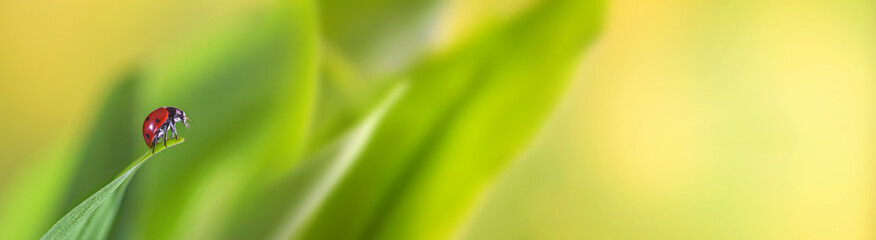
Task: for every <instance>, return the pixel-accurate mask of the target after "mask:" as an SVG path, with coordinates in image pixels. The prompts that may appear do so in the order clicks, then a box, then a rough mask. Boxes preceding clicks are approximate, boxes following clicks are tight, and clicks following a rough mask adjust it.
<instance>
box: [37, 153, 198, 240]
mask: <svg viewBox="0 0 876 240" xmlns="http://www.w3.org/2000/svg"><path fill="white" fill-rule="evenodd" d="M183 141H185V139H184V138H179V139H168V140H167V146H166V147H165V145H163V144H161V145H158V146H156V147H155V153H152V150H149V151H147V152H146V153H145V154H143V156H141V157H140V158H139V159H137V160H135V161H134V162H133V163H131V165H130V166H128V168H127V169H125V171H122V173H121V174H119V176H118V177H116V179H115V180H113V181H112V182H110V183H109V184H107V185H106V186H104V187H103V188H101V189H100V190H98V191H97V192H96V193H94V194H93V195H91V197H88V199H85V201H83V202H82V203H80V204H79V205H78V206H76V207H75V208H73V210H70V212H68V213H67V214H66V215H64V217H62V218H61V219H60V220H58V222H56V223H55V225H53V226H52V228H50V229H49V231H48V232H46V233H45V234H43V236H42V237H41V238H40V239H102V238H106V236H107V234H109V230H110V227H111V226H112V222H113V220H114V219H115V216H116V212H117V210H118V207H119V204H120V203H121V200H122V198H123V195H124V193H125V189H126V188H127V186H128V183H130V180H131V176H133V175H134V173H136V172H137V170H138V169H139V168H140V166H142V165H143V163H144V162H146V160H148V159H149V158H150V157H152V156H154V155H155V154H157V153H159V152H161V151H162V150H164V149H166V148H169V147H173V146H175V145H176V144H179V143H181V142H183Z"/></svg>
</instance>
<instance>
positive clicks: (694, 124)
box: [0, 0, 876, 239]
mask: <svg viewBox="0 0 876 240" xmlns="http://www.w3.org/2000/svg"><path fill="white" fill-rule="evenodd" d="M544 1H548V0H520V1H461V0H459V1H455V0H449V1H445V2H438V1H436V3H434V5H435V6H436V7H435V10H434V11H433V12H434V14H435V19H436V20H435V28H434V29H431V30H430V31H427V32H429V34H430V35H428V36H424V37H425V38H427V42H429V44H428V45H427V47H428V48H429V49H428V50H427V51H429V52H432V53H435V54H441V52H442V51H444V50H445V49H447V48H452V46H453V45H454V44H455V43H456V42H458V41H462V40H464V39H467V38H471V37H474V36H475V34H473V33H474V32H476V31H477V30H478V29H479V28H483V27H484V26H489V25H492V24H496V23H498V22H502V21H506V19H511V18H514V16H516V15H518V14H520V12H522V11H524V9H526V8H528V7H531V6H534V5H537V4H539V3H540V2H544ZM269 4H270V2H269V1H267V0H257V1H240V0H221V1H206V0H196V1H182V2H181V1H166V0H160V1H125V2H112V1H101V0H77V1H66V2H65V1H43V2H33V1H21V0H5V1H0V85H2V86H0V107H2V108H3V111H2V116H3V117H2V118H0V132H3V133H4V138H3V140H0V152H2V153H3V155H2V159H0V195H2V194H3V190H4V189H5V188H8V186H12V185H15V184H17V183H16V182H15V180H14V179H15V177H16V176H17V173H19V172H23V171H26V169H28V168H29V167H32V166H35V164H37V160H38V159H41V157H43V155H45V153H46V149H49V148H51V147H53V146H54V145H56V143H58V142H59V141H64V140H65V139H74V140H75V139H77V136H81V135H83V134H85V133H86V132H87V131H89V130H90V129H89V128H87V127H89V126H91V125H90V124H88V123H89V122H90V121H94V120H95V119H94V118H95V116H96V113H97V111H98V110H99V109H98V108H99V106H100V105H101V104H100V102H101V101H102V100H103V99H104V96H105V94H106V92H107V91H109V90H110V88H111V86H113V85H114V81H115V79H117V78H118V77H119V75H121V74H122V73H123V71H124V70H126V68H129V67H131V65H133V64H136V63H139V62H149V61H150V59H154V58H156V56H162V55H163V54H166V52H165V50H166V49H168V48H172V47H173V46H174V45H175V44H179V43H180V42H184V41H186V39H187V38H189V37H191V36H193V35H196V32H198V31H201V29H204V28H211V26H216V25H225V24H229V22H234V21H236V19H239V18H241V16H245V15H247V14H251V13H252V12H253V11H254V9H259V8H264V7H266V6H267V5H269ZM604 11H605V14H604V20H603V26H602V30H601V33H600V34H599V35H598V36H597V38H596V40H595V42H594V43H593V44H591V45H590V47H588V48H586V49H583V50H582V51H581V52H580V53H576V54H577V55H579V56H580V57H579V58H578V59H579V60H577V63H576V64H575V65H576V67H575V73H574V75H573V76H571V80H570V82H569V84H568V85H567V86H566V87H565V88H564V89H563V90H562V91H561V92H562V94H561V96H559V97H558V99H559V101H558V102H557V104H556V107H555V108H553V111H552V112H551V113H549V114H548V116H547V117H546V119H547V120H546V121H545V123H544V125H543V126H541V127H539V129H540V131H538V132H537V133H536V134H535V136H534V138H533V140H532V141H531V145H529V146H528V147H526V148H524V149H521V151H520V155H519V156H517V157H515V158H514V160H513V161H512V162H511V163H510V164H509V165H508V166H507V167H506V168H504V170H503V171H502V172H501V173H500V174H498V177H497V178H496V179H494V180H490V182H491V184H489V185H487V186H485V187H484V188H485V189H483V191H484V194H481V195H479V197H478V198H477V199H476V201H475V203H474V204H473V206H472V207H471V209H470V214H469V215H468V216H467V217H465V219H466V220H465V221H463V224H462V225H461V226H460V227H459V229H457V230H455V231H456V233H455V234H456V235H455V237H458V238H466V239H874V238H876V230H874V229H876V228H874V226H876V209H874V206H876V192H874V191H876V186H874V183H876V177H874V170H876V166H874V164H873V163H874V160H876V154H874V153H876V152H874V144H876V141H874V140H876V139H874V134H876V129H874V127H873V126H874V123H876V115H874V110H876V106H874V105H876V104H874V102H876V101H874V96H876V84H874V83H876V47H874V45H876V44H874V43H876V2H874V1H868V0H861V1H855V0H852V1H780V0H773V1H753V0H752V1H695V0H670V1H631V0H614V1H608V2H607V3H606V4H605V9H604ZM321 17H322V18H330V17H331V16H321ZM564 24H568V25H569V26H574V25H575V24H576V23H574V22H568V23H564ZM560 27H562V26H560ZM544 37H551V36H544ZM532 61H538V59H532ZM193 118H194V120H195V124H196V123H197V121H198V119H197V118H196V117H193ZM195 127H197V125H195ZM183 147H185V146H183ZM2 214H3V213H2V212H0V215H2Z"/></svg>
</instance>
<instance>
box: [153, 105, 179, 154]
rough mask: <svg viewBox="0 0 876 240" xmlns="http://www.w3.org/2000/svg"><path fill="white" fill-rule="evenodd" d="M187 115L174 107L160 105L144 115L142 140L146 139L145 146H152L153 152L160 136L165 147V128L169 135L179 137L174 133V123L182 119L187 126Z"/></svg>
mask: <svg viewBox="0 0 876 240" xmlns="http://www.w3.org/2000/svg"><path fill="white" fill-rule="evenodd" d="M188 120H189V117H186V113H185V112H183V111H182V110H180V109H179V108H175V107H160V108H158V109H155V111H152V112H151V113H149V115H146V120H145V121H143V140H144V141H146V146H147V147H150V148H152V153H155V144H156V143H158V140H160V139H161V137H162V136H163V137H164V147H167V130H170V132H171V134H173V135H172V136H171V137H174V138H177V139H179V135H177V134H176V123H177V122H179V121H182V122H183V123H185V124H186V127H189V123H188Z"/></svg>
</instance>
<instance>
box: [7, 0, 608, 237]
mask: <svg viewBox="0 0 876 240" xmlns="http://www.w3.org/2000/svg"><path fill="white" fill-rule="evenodd" d="M442 4H449V3H444V2H439V1H357V2H348V1H334V0H330V1H324V2H313V1H308V0H291V1H281V2H277V3H273V4H269V5H268V6H266V7H265V8H264V9H261V10H260V11H254V12H251V13H248V14H244V15H243V16H241V17H240V18H239V19H236V21H228V22H226V23H224V24H218V25H214V26H210V27H207V28H204V29H200V30H198V31H196V32H194V33H192V34H191V37H189V38H186V40H184V41H180V42H178V43H176V45H175V46H172V47H169V48H168V49H170V50H165V52H164V54H161V55H156V56H151V57H148V58H143V59H140V60H139V61H138V62H134V63H132V66H133V67H132V68H131V69H129V71H128V72H127V73H125V74H123V76H121V77H120V78H119V80H118V81H116V82H115V87H114V88H112V89H111V90H110V91H109V92H108V94H107V97H106V98H105V100H104V101H103V107H102V108H101V110H100V111H99V113H98V114H97V115H96V117H95V119H96V121H94V123H93V124H92V125H91V126H89V129H90V130H91V131H90V132H89V133H88V134H86V136H84V137H83V138H82V139H75V140H74V139H72V138H68V140H64V141H61V142H59V143H58V147H57V148H58V149H60V150H57V153H56V154H51V155H47V156H46V157H45V158H46V159H45V160H43V161H41V164H38V165H35V166H33V168H34V169H35V170H34V171H31V172H24V173H22V174H21V175H20V176H17V179H18V180H17V181H23V182H24V185H26V186H27V187H22V188H21V189H16V188H9V189H7V190H6V192H5V194H3V195H0V210H3V212H2V213H3V214H0V238H4V239H22V238H24V239H26V238H34V237H36V236H39V235H40V234H43V233H44V232H45V231H46V230H48V229H49V227H50V226H52V224H53V223H55V221H57V220H58V219H62V218H61V217H62V216H64V214H65V213H67V212H68V211H70V214H73V215H76V214H79V215H82V213H83V212H81V210H77V209H74V207H75V206H77V205H78V204H80V203H82V202H83V201H84V203H89V201H90V200H87V198H88V197H89V196H91V194H92V193H95V192H98V194H97V195H95V196H110V195H105V194H103V193H102V191H103V190H100V189H101V188H103V187H104V186H108V187H109V186H116V187H118V186H120V185H118V184H117V183H119V182H117V181H118V179H121V178H117V180H116V181H113V179H114V176H115V175H116V174H118V173H119V172H122V170H123V168H124V166H125V164H127V162H124V161H120V160H122V159H131V158H133V157H135V156H136V154H137V153H139V152H141V151H142V149H144V148H142V147H141V146H143V144H142V139H141V138H140V135H139V132H138V131H136V130H138V129H139V125H140V124H141V123H142V122H141V120H142V117H143V115H144V114H145V113H148V112H149V111H151V110H152V109H154V108H156V107H158V106H175V107H178V108H180V109H183V110H185V111H186V112H187V115H188V116H189V117H191V119H192V127H191V128H189V129H185V130H183V129H181V135H182V136H185V137H186V138H187V139H188V141H187V143H186V144H184V145H182V146H181V147H178V148H177V149H174V150H173V151H169V152H165V153H162V154H161V155H158V156H156V158H158V159H156V160H153V161H149V163H148V164H145V165H144V166H143V168H142V171H141V173H140V174H138V175H137V177H135V178H124V179H122V181H123V182H124V185H122V187H121V189H126V188H127V190H128V191H127V192H125V191H121V192H119V194H124V195H112V198H111V199H110V200H109V201H107V202H106V203H105V204H110V205H106V206H109V207H105V208H101V210H100V211H97V213H96V216H97V217H91V218H89V217H83V218H80V219H79V220H78V221H88V219H98V220H93V221H105V222H106V224H107V225H101V224H90V225H89V226H92V225H93V226H97V227H96V228H97V230H94V231H91V232H89V231H90V230H88V231H86V232H85V233H84V234H85V235H71V236H89V237H84V238H92V237H94V238H103V237H106V235H105V234H106V233H105V232H104V231H101V230H100V228H101V227H107V228H111V231H110V232H109V236H108V237H110V238H115V239H223V238H228V239H253V238H255V239H262V238H284V239H286V238H300V239H359V238H390V239H422V238H436V239H446V238H452V237H454V236H456V235H457V234H458V232H459V231H461V229H462V227H463V225H464V222H465V221H466V219H467V218H469V217H470V215H471V214H472V212H473V211H474V206H475V202H476V201H477V199H478V198H480V197H481V196H482V195H483V194H485V190H486V189H489V187H490V184H491V182H493V181H494V179H495V178H496V177H497V176H498V175H499V173H500V172H501V171H502V170H503V169H504V168H505V167H506V166H507V165H508V164H509V163H510V162H511V161H512V160H514V159H515V156H517V155H518V154H519V153H520V152H521V151H523V149H525V148H526V147H527V146H528V144H529V143H530V142H531V140H532V138H533V136H534V134H535V133H536V132H537V130H538V129H539V128H540V126H541V124H542V123H543V121H544V119H545V118H546V117H547V116H548V114H549V112H550V111H551V109H552V107H553V106H554V104H555V102H556V101H557V100H558V98H559V96H561V95H562V93H563V89H564V86H565V85H566V84H567V81H568V80H569V79H570V76H571V75H570V74H571V73H572V70H573V67H574V66H575V64H576V63H577V62H578V61H579V59H578V58H579V56H580V54H581V52H582V51H584V50H586V49H587V46H588V45H589V44H590V43H591V42H592V41H593V39H594V38H595V36H596V33H597V30H598V28H599V26H600V24H599V20H600V19H601V12H602V8H603V6H602V3H601V2H600V1H577V0H546V1H534V2H533V3H531V4H529V5H525V7H524V8H522V10H520V11H519V12H516V13H514V14H513V15H512V16H511V17H508V18H504V19H497V20H496V21H492V22H490V24H486V25H483V26H478V27H477V28H476V31H473V32H470V33H467V34H466V35H465V36H464V37H458V38H457V40H455V42H453V43H452V44H450V45H449V47H447V48H446V49H442V50H438V49H432V48H435V45H434V44H433V43H432V42H430V41H431V40H429V38H428V36H429V33H430V31H435V29H434V24H435V21H437V20H436V19H437V18H438V12H439V11H438V10H439V9H441V6H443V5H442ZM453 4H460V3H453ZM445 14H453V13H445ZM138 149H140V150H138ZM136 166H140V165H136ZM132 170H133V169H132ZM124 176H129V175H124ZM130 176H132V175H130ZM128 181H130V182H131V185H130V187H128V185H127V182H128ZM107 183H110V185H106V184H107ZM114 188H115V187H113V189H114ZM113 193H115V192H113ZM83 205H87V204H83ZM115 206H118V207H119V209H118V216H117V217H115V220H113V218H112V217H100V216H104V215H106V216H113V215H115V209H116V207H115ZM71 209H72V211H71ZM105 210H106V211H105ZM86 215H87V214H86ZM76 216H78V215H76ZM69 221H70V219H69V218H64V219H62V220H61V221H60V222H58V224H61V225H63V226H67V225H70V224H73V225H75V224H85V222H75V221H77V220H76V219H74V220H73V221H74V222H73V223H70V222H69ZM70 226H72V225H70ZM51 234H52V232H50V235H49V236H55V235H51Z"/></svg>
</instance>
